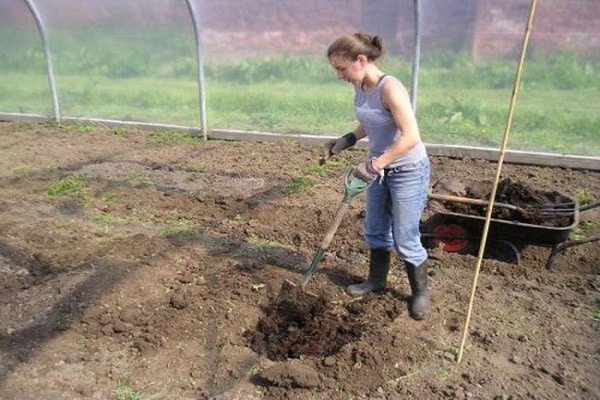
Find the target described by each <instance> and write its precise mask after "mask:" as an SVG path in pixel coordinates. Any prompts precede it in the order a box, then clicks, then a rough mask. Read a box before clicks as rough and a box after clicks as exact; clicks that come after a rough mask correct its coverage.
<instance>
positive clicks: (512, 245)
mask: <svg viewBox="0 0 600 400" xmlns="http://www.w3.org/2000/svg"><path fill="white" fill-rule="evenodd" d="M562 196H563V197H564V201H563V202H561V205H560V206H561V207H560V218H561V221H564V222H565V223H564V224H563V226H546V225H545V224H537V223H535V224H534V223H524V222H519V221H516V220H515V221H513V220H511V221H509V220H504V219H498V218H491V220H490V226H489V230H488V240H487V243H488V244H489V246H488V248H487V249H486V251H487V252H488V253H487V254H488V255H490V256H492V257H493V258H499V259H501V260H502V261H506V262H510V263H515V264H518V263H519V261H520V249H521V248H522V247H523V246H525V245H535V246H545V247H551V248H552V252H551V254H550V256H549V257H548V259H547V261H546V268H551V267H552V264H553V259H554V257H555V256H556V255H557V254H558V253H560V252H561V251H562V250H564V249H566V248H569V247H573V246H576V245H579V244H583V243H589V242H593V241H597V240H600V236H595V237H590V238H586V239H581V240H569V236H570V233H571V231H572V230H573V229H574V228H575V227H577V225H578V224H579V217H580V212H581V211H585V210H589V209H592V208H595V207H598V206H600V201H596V202H594V203H591V204H588V205H586V206H583V207H580V206H579V204H578V202H577V201H576V200H575V199H573V198H571V197H569V196H566V195H562ZM450 197H451V196H448V199H444V197H443V196H432V198H433V199H434V200H440V199H441V200H449V201H452V199H449V198H450ZM482 205H483V204H482ZM501 206H502V207H504V205H501ZM484 223H485V217H483V216H480V215H471V214H465V213H459V212H452V211H441V210H440V211H438V212H437V213H436V214H434V215H433V216H432V217H431V218H430V219H429V220H428V221H426V222H425V223H424V224H422V225H421V231H422V233H421V237H422V240H423V241H424V244H425V245H426V246H427V247H437V246H442V247H443V248H444V250H445V251H448V252H456V253H472V252H473V251H474V250H475V249H476V248H478V247H479V241H480V240H481V235H482V232H483V227H484ZM498 255H501V256H500V257H498Z"/></svg>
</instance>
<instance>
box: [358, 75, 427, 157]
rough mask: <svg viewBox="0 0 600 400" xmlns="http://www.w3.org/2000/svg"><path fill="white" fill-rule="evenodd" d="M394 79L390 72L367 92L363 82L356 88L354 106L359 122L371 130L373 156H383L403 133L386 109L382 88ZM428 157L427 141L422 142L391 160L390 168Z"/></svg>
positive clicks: (368, 135) (369, 133) (366, 129)
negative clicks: (425, 142)
mask: <svg viewBox="0 0 600 400" xmlns="http://www.w3.org/2000/svg"><path fill="white" fill-rule="evenodd" d="M391 78H392V77H391V76H390V75H384V76H383V77H382V78H381V79H380V80H379V83H378V84H377V87H376V88H375V89H373V90H371V91H369V92H365V91H364V90H363V89H362V87H361V85H360V84H358V85H356V88H355V90H356V94H355V96H354V109H355V112H356V117H357V118H358V121H359V122H360V124H361V125H362V127H363V128H364V129H365V132H366V133H367V138H368V140H369V157H379V156H380V155H382V154H383V152H385V150H386V149H387V148H388V147H390V146H391V145H392V143H394V142H395V141H396V140H398V139H399V138H400V136H401V135H402V132H400V130H399V129H398V127H397V126H396V123H395V122H394V118H393V117H392V113H391V112H389V111H388V110H386V109H385V107H384V105H383V101H382V94H381V89H382V87H383V85H384V83H385V82H386V81H387V80H388V79H391ZM425 157H427V151H426V149H425V145H424V144H423V142H420V143H419V144H417V145H416V146H415V147H413V148H412V149H410V150H409V151H408V152H407V153H406V154H404V155H403V156H401V157H399V158H397V159H396V160H394V161H393V162H392V163H390V164H389V165H388V166H387V168H391V167H399V166H403V165H407V164H413V163H416V162H419V161H421V160H422V159H423V158H425Z"/></svg>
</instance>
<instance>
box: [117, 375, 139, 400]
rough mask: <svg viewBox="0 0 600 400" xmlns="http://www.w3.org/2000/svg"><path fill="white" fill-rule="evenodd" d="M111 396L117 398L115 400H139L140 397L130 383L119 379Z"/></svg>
mask: <svg viewBox="0 0 600 400" xmlns="http://www.w3.org/2000/svg"><path fill="white" fill-rule="evenodd" d="M113 394H114V395H115V397H116V398H117V400H141V399H142V395H140V394H139V393H138V391H137V390H136V389H135V388H134V387H133V386H131V384H130V383H128V382H127V381H125V380H123V379H119V380H118V381H117V386H116V387H115V389H114V390H113Z"/></svg>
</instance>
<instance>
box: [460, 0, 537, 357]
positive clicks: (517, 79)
mask: <svg viewBox="0 0 600 400" xmlns="http://www.w3.org/2000/svg"><path fill="white" fill-rule="evenodd" d="M535 5H536V0H531V5H530V7H529V16H528V18H527V25H526V27H525V36H524V38H523V44H522V48H521V56H520V58H519V64H518V66H517V72H516V75H515V82H514V85H513V91H512V96H511V99H510V107H509V109H508V118H507V120H506V127H505V130H504V137H503V139H502V145H501V147H500V156H499V159H498V168H497V170H496V177H495V179H494V185H493V187H492V193H491V194H490V202H489V204H488V207H487V212H486V216H485V224H484V226H483V232H482V235H481V236H482V238H481V243H480V244H479V253H478V255H477V265H476V267H475V275H474V276H473V284H472V286H471V297H470V299H469V308H468V310H467V318H466V320H465V327H464V329H463V334H462V340H461V343H460V348H459V350H458V356H457V363H460V362H461V360H462V355H463V350H464V347H465V342H466V340H467V334H468V332H469V323H470V320H471V313H472V311H473V301H474V298H475V291H476V289H477V280H478V279H479V271H480V270H481V264H482V262H483V254H484V250H485V246H486V242H487V236H488V231H489V228H490V221H491V218H492V210H493V208H494V200H495V198H496V191H497V189H498V182H499V181H500V175H501V172H502V164H503V162H504V156H505V153H506V146H507V144H508V138H509V136H510V129H511V126H512V120H513V114H514V108H515V103H516V98H517V93H518V92H519V86H520V82H521V72H522V70H523V63H524V61H525V54H526V52H527V44H528V43H529V34H530V31H531V24H532V21H533V15H534V12H535Z"/></svg>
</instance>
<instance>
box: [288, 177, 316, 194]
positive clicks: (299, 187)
mask: <svg viewBox="0 0 600 400" xmlns="http://www.w3.org/2000/svg"><path fill="white" fill-rule="evenodd" d="M313 185H314V183H313V182H312V181H311V180H310V179H308V178H305V177H302V176H300V177H296V178H293V179H292V182H291V183H290V184H289V185H287V186H286V188H285V192H286V193H287V194H295V193H300V192H304V191H306V190H309V189H310V188H311V187H313Z"/></svg>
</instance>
